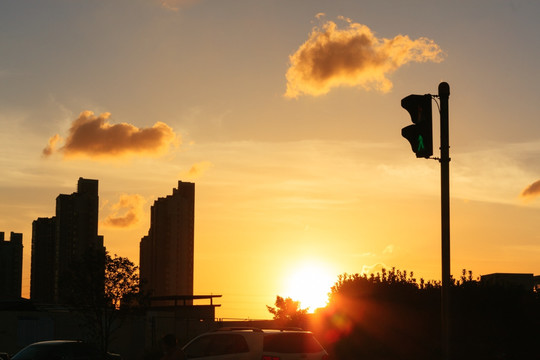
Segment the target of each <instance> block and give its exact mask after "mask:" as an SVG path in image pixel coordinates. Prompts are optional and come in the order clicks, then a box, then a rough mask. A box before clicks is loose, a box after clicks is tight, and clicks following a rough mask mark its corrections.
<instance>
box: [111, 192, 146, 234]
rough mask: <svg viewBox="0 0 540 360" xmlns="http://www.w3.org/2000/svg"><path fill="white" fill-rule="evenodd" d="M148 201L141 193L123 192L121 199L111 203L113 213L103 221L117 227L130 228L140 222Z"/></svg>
mask: <svg viewBox="0 0 540 360" xmlns="http://www.w3.org/2000/svg"><path fill="white" fill-rule="evenodd" d="M145 202H146V201H145V200H144V198H143V197H142V196H141V195H139V194H132V195H127V194H122V195H120V200H119V201H118V202H117V203H116V204H113V205H111V207H110V209H111V213H110V214H109V215H108V216H107V218H106V219H105V220H104V221H103V223H102V224H103V225H104V226H107V227H115V228H129V227H131V226H134V225H136V224H137V223H138V222H139V219H140V218H141V216H142V214H143V205H144V203H145Z"/></svg>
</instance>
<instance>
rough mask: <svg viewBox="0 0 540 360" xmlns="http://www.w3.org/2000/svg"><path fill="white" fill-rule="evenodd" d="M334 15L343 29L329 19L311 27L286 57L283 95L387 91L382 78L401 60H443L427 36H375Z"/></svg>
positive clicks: (438, 50)
mask: <svg viewBox="0 0 540 360" xmlns="http://www.w3.org/2000/svg"><path fill="white" fill-rule="evenodd" d="M322 15H323V14H318V15H317V17H318V18H321V17H322ZM339 19H340V20H342V21H343V22H344V23H345V24H346V28H344V29H339V28H338V25H337V24H336V23H335V22H333V21H326V22H324V23H323V24H322V25H321V26H316V27H315V28H313V30H312V32H311V34H310V36H309V38H308V40H307V41H306V42H305V43H304V44H302V45H301V46H300V47H299V48H298V50H296V52H295V53H294V54H293V55H291V56H290V57H289V61H290V67H289V69H288V71H287V74H286V78H287V90H286V92H285V96H286V97H289V98H297V97H298V96H299V95H302V94H305V95H313V96H318V95H323V94H326V93H328V92H329V91H330V89H332V88H334V87H338V86H352V87H362V88H365V89H372V88H374V89H376V90H378V91H381V92H388V91H390V89H391V88H392V86H393V85H392V82H391V81H390V80H389V79H388V78H387V76H388V75H389V74H391V73H392V72H394V71H395V70H397V69H398V68H400V67H401V66H403V65H404V64H406V63H409V62H426V61H433V62H441V61H442V60H443V52H442V50H441V48H440V47H439V45H437V44H436V43H435V42H434V41H433V40H430V39H428V38H425V37H421V38H418V39H416V40H412V39H410V38H409V36H407V35H397V36H395V37H394V38H393V39H385V38H377V37H376V36H375V34H374V33H373V32H372V31H371V30H370V29H369V28H368V27H367V26H366V25H362V24H359V23H354V22H352V21H351V20H350V19H347V18H344V17H340V18H339Z"/></svg>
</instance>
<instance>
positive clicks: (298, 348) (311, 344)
mask: <svg viewBox="0 0 540 360" xmlns="http://www.w3.org/2000/svg"><path fill="white" fill-rule="evenodd" d="M263 350H264V351H266V352H278V353H289V354H294V353H317V352H320V351H322V350H323V348H322V346H321V344H319V342H318V341H317V340H315V338H314V337H313V335H312V334H310V333H287V332H280V333H275V334H268V335H265V337H264V345H263Z"/></svg>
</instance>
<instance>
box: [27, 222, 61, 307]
mask: <svg viewBox="0 0 540 360" xmlns="http://www.w3.org/2000/svg"><path fill="white" fill-rule="evenodd" d="M55 242H56V217H52V218H38V219H37V220H34V221H33V222H32V260H31V272H30V298H31V299H32V300H34V301H37V302H42V303H49V304H52V303H54V286H55V285H54V273H55Z"/></svg>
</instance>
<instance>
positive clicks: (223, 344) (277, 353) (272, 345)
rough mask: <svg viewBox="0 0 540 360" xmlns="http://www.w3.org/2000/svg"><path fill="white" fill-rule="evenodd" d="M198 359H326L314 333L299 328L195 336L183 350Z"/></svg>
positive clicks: (227, 330)
mask: <svg viewBox="0 0 540 360" xmlns="http://www.w3.org/2000/svg"><path fill="white" fill-rule="evenodd" d="M182 350H183V352H184V354H185V356H186V358H187V359H198V360H233V359H234V360H299V359H302V360H327V359H328V353H327V352H326V350H325V349H324V348H323V347H322V346H321V344H320V343H319V342H318V341H317V339H315V336H313V333H311V332H310V331H305V330H301V329H278V330H267V329H259V328H251V327H248V328H243V327H242V328H221V329H217V330H216V331H212V332H208V333H205V334H202V335H199V336H197V337H195V338H194V339H193V340H191V341H190V342H188V343H187V344H186V345H185V346H184V347H183V348H182Z"/></svg>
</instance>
